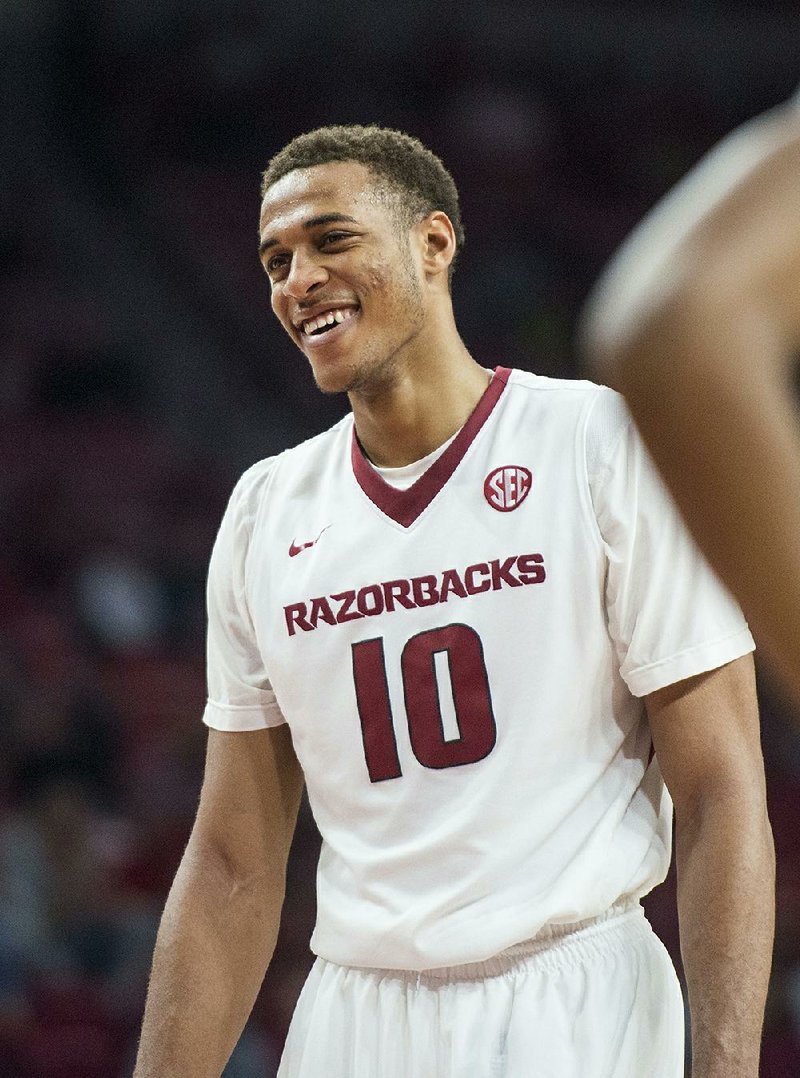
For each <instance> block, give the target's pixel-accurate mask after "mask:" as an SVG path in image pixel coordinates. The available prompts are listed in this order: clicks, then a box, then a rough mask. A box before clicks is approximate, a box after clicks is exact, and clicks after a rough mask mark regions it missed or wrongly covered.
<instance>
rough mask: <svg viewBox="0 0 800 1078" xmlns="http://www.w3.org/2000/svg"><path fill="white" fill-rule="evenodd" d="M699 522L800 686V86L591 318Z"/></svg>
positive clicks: (703, 180)
mask: <svg viewBox="0 0 800 1078" xmlns="http://www.w3.org/2000/svg"><path fill="white" fill-rule="evenodd" d="M586 339H587V345H588V351H589V353H590V356H591V358H592V359H593V361H594V364H595V367H596V369H597V370H598V371H599V372H600V373H601V376H602V377H603V378H604V379H610V380H611V381H612V384H615V385H616V386H617V387H618V388H619V389H621V390H622V391H623V392H624V393H625V395H626V396H627V398H628V401H629V403H630V406H631V410H632V412H633V414H634V416H635V418H636V421H637V423H638V425H639V429H640V430H641V432H642V434H643V436H644V438H645V440H646V441H647V443H648V445H649V447H650V449H651V450H652V453H653V456H654V457H655V460H656V462H657V464H658V465H659V467H660V468H661V470H662V472H663V474H664V477H665V478H666V481H667V483H668V484H669V486H670V487H671V489H672V492H673V494H674V495H675V499H676V501H677V503H678V505H679V507H680V509H681V510H682V512H683V514H684V516H685V518H686V520H687V522H688V524H689V526H690V527H691V529H692V531H693V532H694V534H695V535H696V537H697V539H698V541H699V542H700V544H701V545H702V546H703V548H704V549H705V551H706V553H707V554H708V556H709V558H710V560H711V561H712V563H713V564H714V566H715V567H716V568H717V570H718V571H719V573H720V574H721V575H722V577H723V578H724V579H725V580H726V581H727V583H728V584H729V585H730V587H731V588H732V589H733V590H734V592H735V593H736V595H737V596H738V598H739V599H740V601H741V603H742V606H743V608H744V611H745V613H746V614H747V616H748V619H749V621H750V623H751V625H752V626H753V629H754V631H755V633H756V636H757V637H758V638H759V639H761V640H763V642H764V644H765V646H766V650H767V651H768V652H769V654H770V655H771V656H772V658H773V659H774V660H775V662H776V664H777V666H778V668H779V669H780V670H781V671H782V672H783V674H784V676H785V678H786V681H787V684H788V685H790V686H791V687H792V688H793V689H794V692H795V696H796V698H797V699H798V700H800V546H798V536H799V535H800V430H799V429H798V424H797V416H796V410H795V404H794V400H793V394H792V388H791V376H792V368H793V363H794V361H795V360H796V358H797V356H798V354H800V100H798V99H795V100H794V101H793V102H790V103H789V104H788V105H785V106H782V107H781V108H778V109H776V110H774V111H773V112H771V113H769V114H766V115H763V116H760V117H758V118H757V119H755V120H754V121H752V122H750V123H749V124H747V125H745V126H743V127H742V128H740V129H739V130H737V131H735V132H734V133H733V134H732V135H731V136H729V137H728V138H727V139H725V140H724V141H723V142H722V143H721V144H720V145H719V146H718V147H717V148H716V149H715V150H713V151H712V152H711V153H710V154H709V155H708V157H707V158H706V159H705V160H703V161H702V162H701V164H700V165H699V166H698V167H697V168H696V169H695V170H694V172H692V173H690V175H689V176H688V177H687V179H685V180H684V181H683V183H681V184H680V185H679V186H678V187H677V188H676V189H675V190H674V191H673V192H672V193H671V194H670V195H669V196H668V197H667V198H665V199H664V201H663V202H662V203H661V204H660V205H659V206H657V207H656V209H655V210H654V211H653V212H652V213H651V214H650V216H649V217H648V218H646V219H645V221H644V222H643V223H642V224H641V225H640V226H639V228H638V229H637V230H636V231H635V232H634V233H633V235H632V236H631V238H630V239H629V240H628V241H627V242H626V243H625V245H624V246H623V247H622V249H621V250H620V252H619V254H618V255H617V257H616V258H615V259H614V260H613V262H612V263H611V265H610V267H609V269H608V270H607V271H606V273H605V275H604V276H603V278H602V279H601V281H600V283H599V285H598V287H597V289H596V292H595V294H594V297H593V298H592V300H591V303H590V306H589V310H588V313H587V318H586Z"/></svg>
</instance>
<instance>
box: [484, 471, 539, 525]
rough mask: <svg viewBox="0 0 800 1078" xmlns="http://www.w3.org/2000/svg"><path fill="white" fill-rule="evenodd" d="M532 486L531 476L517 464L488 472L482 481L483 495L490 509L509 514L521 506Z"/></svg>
mask: <svg viewBox="0 0 800 1078" xmlns="http://www.w3.org/2000/svg"><path fill="white" fill-rule="evenodd" d="M532 486H533V476H532V475H531V473H530V472H529V471H528V469H527V468H523V467H522V466H521V465H519V464H507V465H505V466H504V467H502V468H495V469H494V471H492V472H489V474H488V475H487V476H486V478H485V479H484V481H483V493H484V495H485V497H486V501H487V502H488V503H489V505H491V507H492V509H496V510H497V511H498V512H499V513H510V512H511V510H512V509H516V508H517V506H518V505H522V503H523V502H524V501H525V499H526V498H527V497H528V494H529V493H530V489H531V487H532Z"/></svg>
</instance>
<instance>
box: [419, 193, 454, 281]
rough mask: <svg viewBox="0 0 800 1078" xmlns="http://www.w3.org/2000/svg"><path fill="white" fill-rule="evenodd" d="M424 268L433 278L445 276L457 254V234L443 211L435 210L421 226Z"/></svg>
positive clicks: (423, 220) (425, 218)
mask: <svg viewBox="0 0 800 1078" xmlns="http://www.w3.org/2000/svg"><path fill="white" fill-rule="evenodd" d="M419 236H420V241H421V246H422V264H423V268H424V270H425V272H426V274H428V275H429V276H431V277H437V276H439V275H440V274H444V276H445V278H446V277H447V271H448V269H449V267H450V263H451V262H452V261H453V259H454V258H455V254H456V234H455V230H454V228H453V224H452V222H451V220H450V218H449V217H448V216H447V214H446V213H443V212H442V210H434V211H433V213H429V214H428V215H427V217H424V218H423V219H422V221H421V222H420V224H419Z"/></svg>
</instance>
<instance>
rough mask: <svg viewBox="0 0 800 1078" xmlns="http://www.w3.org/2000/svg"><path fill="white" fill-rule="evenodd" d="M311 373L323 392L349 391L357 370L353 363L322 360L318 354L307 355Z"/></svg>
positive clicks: (318, 387)
mask: <svg viewBox="0 0 800 1078" xmlns="http://www.w3.org/2000/svg"><path fill="white" fill-rule="evenodd" d="M306 358H307V359H308V361H309V363H310V365H311V373H312V375H313V376H314V381H315V382H316V384H317V389H319V390H320V392H322V393H347V392H348V390H349V389H350V388H351V387H352V385H353V382H354V380H355V376H356V372H355V370H354V369H353V365H352V364H351V363H341V364H339V363H331V362H321V361H320V360H319V359H318V358H317V357H316V356H314V357H310V356H306Z"/></svg>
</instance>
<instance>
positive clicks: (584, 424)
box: [576, 386, 616, 554]
mask: <svg viewBox="0 0 800 1078" xmlns="http://www.w3.org/2000/svg"><path fill="white" fill-rule="evenodd" d="M601 392H602V389H601V387H599V386H598V387H597V391H596V392H595V393H593V394H592V396H591V397H590V398H589V400H588V402H587V403H586V404H585V405H584V409H583V413H582V415H581V417H580V421H579V423H578V436H577V442H578V445H577V450H578V452H577V453H576V456H577V463H578V467H579V469H580V475H579V476H578V489H579V492H580V498H581V505H582V506H583V511H584V514H585V516H586V520H587V524H588V528H589V532H590V533H591V536H592V539H593V540H594V542H595V543H596V544H597V547H598V549H599V550H601V551H603V553H604V554H607V551H608V546H607V544H606V541H605V539H604V538H603V533H602V532H601V531H600V525H599V524H598V523H597V515H596V513H595V510H594V502H593V501H592V488H591V483H590V480H589V466H588V463H587V459H586V440H587V431H588V429H589V420H590V418H591V415H592V412H593V410H594V408H595V405H596V404H597V402H598V400H599V399H600V395H601ZM615 441H616V439H615Z"/></svg>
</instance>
